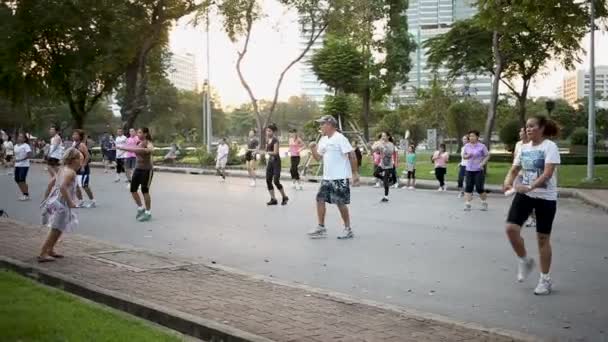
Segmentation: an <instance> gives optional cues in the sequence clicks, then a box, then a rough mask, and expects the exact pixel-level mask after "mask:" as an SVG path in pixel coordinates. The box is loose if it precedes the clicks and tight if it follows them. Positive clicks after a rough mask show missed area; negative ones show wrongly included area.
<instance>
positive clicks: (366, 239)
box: [0, 166, 608, 341]
mask: <svg viewBox="0 0 608 342" xmlns="http://www.w3.org/2000/svg"><path fill="white" fill-rule="evenodd" d="M30 182H31V188H32V191H31V192H32V196H33V197H34V199H35V200H34V201H32V202H29V203H19V202H17V201H16V196H13V194H14V193H15V192H16V187H15V185H14V184H13V183H12V181H11V177H7V176H0V190H1V192H0V193H1V194H2V196H1V198H0V208H5V209H7V210H8V212H9V215H10V216H11V217H14V218H17V219H21V220H24V221H27V222H31V223H36V222H37V221H38V209H37V203H38V200H39V199H40V198H41V193H42V191H43V188H44V186H45V184H46V176H45V174H44V173H43V171H42V169H41V168H40V167H38V166H36V167H34V169H33V170H32V171H31V174H30ZM92 187H93V190H94V191H95V193H96V195H97V198H98V203H99V207H98V208H97V209H90V210H89V209H81V211H80V212H79V214H80V221H81V227H80V232H81V233H82V234H85V235H89V236H93V237H96V238H100V239H103V240H108V241H112V242H116V243H122V244H130V245H134V246H137V247H142V248H148V249H153V250H157V251H161V252H170V253H172V254H176V255H180V256H186V257H191V258H196V259H199V260H201V261H210V260H213V261H216V262H217V263H220V264H224V265H228V266H232V267H236V268H239V269H243V270H246V271H250V272H255V273H260V274H265V275H272V276H273V277H275V278H281V279H286V280H290V281H296V282H301V283H305V284H309V285H312V286H315V287H320V288H325V289H331V290H337V291H340V292H343V293H347V294H351V295H355V296H358V297H362V298H367V299H372V300H377V301H381V302H387V303H392V304H398V305H403V306H406V307H409V308H413V309H418V310H423V311H428V312H433V313H437V314H442V315H446V316H449V317H452V318H455V319H459V320H464V321H474V322H479V323H482V324H485V325H487V326H490V327H501V328H507V329H513V330H519V331H524V332H528V333H532V334H536V335H539V336H545V337H557V338H559V339H560V340H583V341H608V325H607V324H606V322H608V249H607V247H606V246H608V231H607V229H608V227H607V225H606V222H607V221H606V219H607V216H606V214H605V213H604V212H602V211H600V210H597V209H594V208H591V207H588V206H585V205H583V204H581V203H580V202H578V201H576V200H562V201H561V202H560V207H559V212H558V217H557V220H556V224H555V227H554V237H553V245H554V262H555V265H554V268H553V272H552V275H553V279H554V281H555V292H554V294H553V295H551V296H548V297H536V296H534V295H533V294H532V290H533V288H534V285H535V282H536V276H534V277H533V278H532V279H529V281H527V282H526V283H524V284H517V283H516V282H515V267H516V261H515V260H514V257H513V255H512V254H511V250H510V247H509V246H508V244H507V242H506V240H505V237H504V233H503V223H502V222H503V220H504V217H505V213H506V210H507V209H508V200H507V199H505V198H503V197H499V196H496V197H493V198H491V200H490V205H491V207H490V211H489V212H481V211H479V210H474V211H472V212H470V213H465V212H463V211H462V203H461V202H460V201H459V200H457V199H456V198H455V196H454V194H453V193H436V192H433V191H416V192H411V191H407V190H399V191H396V192H395V193H394V195H392V197H391V202H390V203H389V204H384V205H381V204H380V203H379V201H378V200H379V199H380V195H381V194H380V191H381V190H380V189H373V188H357V189H354V190H353V202H354V204H353V216H354V222H355V224H354V228H355V231H356V234H357V238H356V239H354V240H350V241H337V240H336V239H334V238H331V237H333V236H334V235H335V234H336V233H337V232H338V229H339V217H338V214H337V212H336V210H335V209H333V208H332V209H330V210H329V212H328V215H329V216H328V221H327V223H328V229H329V232H330V238H329V239H326V240H309V239H307V238H306V236H305V232H306V231H307V230H309V229H310V228H311V227H313V226H314V224H315V219H314V217H313V216H312V215H313V213H314V206H313V205H314V202H313V199H314V194H315V188H316V186H315V185H314V184H310V185H307V187H306V189H305V191H302V192H293V191H290V195H291V199H292V201H291V202H290V205H289V206H287V207H274V208H267V207H266V206H265V205H264V202H265V201H266V200H267V198H266V196H267V195H266V192H265V190H264V189H263V188H262V187H258V188H256V189H252V188H249V187H248V186H247V181H246V180H245V179H243V178H235V179H229V181H228V183H226V184H220V183H218V182H217V179H216V178H213V177H207V176H195V175H179V174H169V173H156V174H155V176H154V183H153V185H152V190H153V196H154V197H153V200H154V202H153V204H154V208H153V216H154V218H153V221H151V222H149V223H146V224H143V223H138V222H135V220H134V216H135V208H134V205H133V203H132V202H131V199H130V197H129V194H128V192H127V190H126V188H125V185H124V184H114V183H112V177H111V176H109V175H104V174H103V173H101V171H99V170H94V174H93V177H92ZM525 236H526V238H527V239H528V241H529V243H528V246H529V247H530V250H531V253H532V255H534V256H536V253H537V252H536V251H537V248H536V247H535V243H534V240H533V238H534V233H533V232H532V231H527V232H526V233H525Z"/></svg>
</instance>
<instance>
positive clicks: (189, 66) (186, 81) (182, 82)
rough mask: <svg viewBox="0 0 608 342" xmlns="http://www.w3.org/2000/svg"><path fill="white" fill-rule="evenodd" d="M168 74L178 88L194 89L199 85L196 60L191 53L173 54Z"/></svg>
mask: <svg viewBox="0 0 608 342" xmlns="http://www.w3.org/2000/svg"><path fill="white" fill-rule="evenodd" d="M167 74H168V76H169V81H170V82H171V84H173V85H174V86H175V88H177V89H180V90H190V91H194V90H196V88H197V87H198V81H197V72H196V60H195V58H194V55H193V54H191V53H184V54H176V53H174V54H172V55H171V65H170V67H169V70H167Z"/></svg>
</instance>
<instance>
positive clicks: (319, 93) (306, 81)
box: [300, 31, 331, 105]
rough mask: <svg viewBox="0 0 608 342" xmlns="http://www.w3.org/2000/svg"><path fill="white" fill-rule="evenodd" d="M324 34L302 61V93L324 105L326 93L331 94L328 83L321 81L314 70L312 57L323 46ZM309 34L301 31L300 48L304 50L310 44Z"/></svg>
mask: <svg viewBox="0 0 608 342" xmlns="http://www.w3.org/2000/svg"><path fill="white" fill-rule="evenodd" d="M323 37H324V36H323V35H321V36H320V37H319V38H318V39H317V40H316V41H315V42H314V44H313V45H312V46H311V47H310V50H309V51H308V53H307V54H306V57H304V59H303V60H302V61H301V62H300V95H302V96H306V97H308V98H310V99H311V100H313V101H315V102H316V103H318V104H320V105H322V104H323V100H324V99H325V96H326V95H330V94H331V92H330V91H329V89H328V87H327V85H325V84H324V83H323V82H321V81H319V79H318V78H317V75H315V73H314V72H313V71H312V66H311V65H310V58H311V57H312V56H313V55H314V54H315V51H317V50H319V49H321V48H322V47H323ZM308 39H309V37H308V34H307V32H306V31H301V32H300V48H301V49H302V50H304V49H305V48H306V46H307V45H308Z"/></svg>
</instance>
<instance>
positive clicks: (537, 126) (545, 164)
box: [504, 115, 561, 295]
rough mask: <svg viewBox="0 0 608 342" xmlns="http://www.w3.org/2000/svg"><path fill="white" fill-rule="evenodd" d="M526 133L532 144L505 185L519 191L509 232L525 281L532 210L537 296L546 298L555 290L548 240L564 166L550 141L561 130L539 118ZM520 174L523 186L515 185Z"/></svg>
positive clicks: (524, 148)
mask: <svg viewBox="0 0 608 342" xmlns="http://www.w3.org/2000/svg"><path fill="white" fill-rule="evenodd" d="M526 134H527V136H528V138H529V139H530V142H529V143H527V144H521V147H520V148H519V149H518V153H517V155H516V156H515V160H514V161H513V167H512V168H511V171H510V172H509V174H508V175H507V177H506V179H505V183H504V190H505V191H511V190H512V189H514V190H515V191H516V194H515V197H514V198H513V203H512V204H511V209H510V210H509V214H508V217H507V228H506V230H507V236H508V237H509V241H510V242H511V246H512V247H513V250H514V251H515V254H516V255H517V256H518V257H519V265H518V273H517V280H518V281H520V282H522V281H524V280H525V278H526V277H527V276H528V275H529V274H530V272H531V271H532V269H533V268H534V259H532V258H530V257H528V255H527V253H526V248H525V246H524V240H523V239H522V237H521V227H522V225H523V224H524V223H525V222H526V220H527V219H528V217H529V216H530V214H531V213H532V211H534V212H535V213H536V233H537V238H538V246H539V253H540V271H541V275H540V280H539V282H538V285H537V286H536V289H535V290H534V294H537V295H547V294H549V293H551V288H552V282H551V278H550V277H549V269H550V267H551V243H550V241H549V239H550V236H551V230H552V227H553V220H554V218H555V214H556V212H557V167H558V165H559V164H560V163H561V161H560V155H559V149H558V147H557V145H556V144H555V143H554V142H553V141H551V140H550V139H549V138H551V137H555V136H558V134H559V128H558V127H557V124H556V123H555V122H553V121H552V120H549V119H547V118H546V117H544V116H540V115H539V116H534V117H532V118H530V119H528V122H527V123H526ZM520 171H521V175H520V181H521V183H519V182H518V183H517V184H515V185H513V182H514V180H515V179H516V177H518V175H519V174H520Z"/></svg>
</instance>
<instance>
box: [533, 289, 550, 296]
mask: <svg viewBox="0 0 608 342" xmlns="http://www.w3.org/2000/svg"><path fill="white" fill-rule="evenodd" d="M551 291H552V290H549V292H547V293H537V292H536V291H534V295H535V296H548V295H550V294H551Z"/></svg>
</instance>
